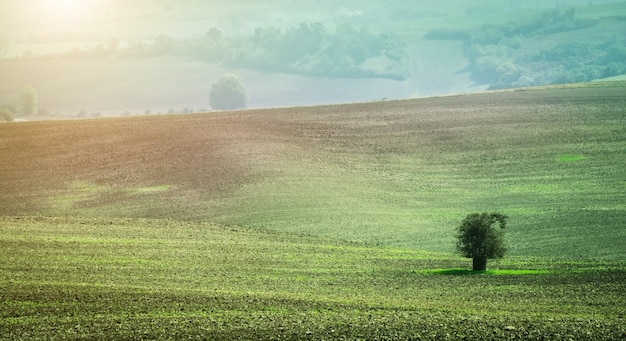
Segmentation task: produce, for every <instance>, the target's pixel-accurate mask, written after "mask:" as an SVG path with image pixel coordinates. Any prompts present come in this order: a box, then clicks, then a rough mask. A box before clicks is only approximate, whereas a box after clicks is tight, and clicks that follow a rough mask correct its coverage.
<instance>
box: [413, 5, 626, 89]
mask: <svg viewBox="0 0 626 341" xmlns="http://www.w3.org/2000/svg"><path fill="white" fill-rule="evenodd" d="M603 20H605V21H613V22H614V23H619V22H620V21H624V20H626V18H623V17H614V18H606V19H603ZM598 24H599V21H597V20H590V19H583V18H578V17H577V16H576V11H575V9H569V10H566V11H556V10H553V11H548V12H545V13H543V14H541V15H540V16H538V17H536V18H535V19H533V20H529V21H526V22H521V23H509V24H506V25H487V26H483V27H482V28H481V29H479V30H478V31H475V32H464V31H460V30H454V29H453V30H450V29H439V30H432V31H430V32H428V33H427V34H426V36H425V37H426V38H427V39H432V40H459V41H463V42H464V46H465V47H464V51H465V56H466V57H467V58H468V59H469V61H470V65H469V66H468V67H467V69H466V70H465V71H467V72H469V73H470V75H471V77H472V79H473V80H475V81H476V82H478V83H481V84H488V85H489V88H490V89H501V88H511V87H525V86H533V85H543V84H562V83H574V82H583V81H590V80H593V79H598V78H606V77H611V76H616V75H621V74H625V73H626V38H625V37H624V36H622V35H617V34H614V35H612V36H605V37H603V38H602V39H600V40H591V39H587V40H585V39H572V40H571V41H566V42H562V43H556V44H553V45H550V46H546V47H543V48H539V49H536V48H532V49H528V50H526V49H525V47H526V46H528V45H525V44H526V43H527V42H528V41H529V40H530V39H532V38H538V37H544V36H547V35H551V34H556V33H563V32H572V31H575V30H581V29H585V28H589V27H593V26H595V25H598Z"/></svg>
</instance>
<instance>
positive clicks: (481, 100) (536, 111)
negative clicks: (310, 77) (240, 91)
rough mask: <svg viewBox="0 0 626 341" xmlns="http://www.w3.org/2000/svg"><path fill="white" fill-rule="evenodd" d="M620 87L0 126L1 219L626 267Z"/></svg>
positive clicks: (625, 137)
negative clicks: (496, 215)
mask: <svg viewBox="0 0 626 341" xmlns="http://www.w3.org/2000/svg"><path fill="white" fill-rule="evenodd" d="M624 91H625V88H624V85H623V83H593V85H591V84H587V85H580V86H568V87H560V88H551V87H548V88H543V89H539V90H538V89H526V90H519V91H504V92H490V93H482V94H474V95H462V96H448V97H433V98H424V99H412V100H404V101H381V102H371V103H359V104H347V105H333V106H317V107H294V108H280V109H264V110H246V111H234V112H212V113H203V114H193V115H165V116H149V117H135V118H111V119H96V120H74V121H57V122H53V121H46V122H20V123H12V124H2V125H0V141H1V143H0V161H1V162H0V169H1V174H2V177H3V179H2V183H1V185H0V189H1V190H0V214H1V215H4V216H14V215H26V216H33V215H34V216H37V215H46V216H82V217H95V218H107V217H108V218H163V219H170V220H175V221H204V222H211V223H218V224H222V225H230V226H242V227H247V228H253V229H260V230H270V231H278V232H288V233H296V234H301V235H312V236H321V237H328V238H332V239H338V240H344V241H353V242H358V243H366V244H371V245H384V246H393V247H401V248H409V249H419V250H426V251H437V252H452V251H453V246H454V235H453V234H454V228H455V227H456V225H457V224H458V222H459V221H460V220H461V219H462V218H463V217H464V216H465V215H466V214H468V213H471V212H474V211H492V210H498V211H501V212H503V213H505V214H508V215H509V216H510V228H509V230H508V233H507V236H508V241H509V244H510V254H511V255H513V256H537V257H565V258H585V259H612V260H624V255H625V254H626V252H625V251H626V249H624V243H623V241H624V240H625V239H626V235H625V233H626V232H625V230H624V229H623V225H624V222H625V221H626V206H625V204H624V203H625V202H626V200H625V199H626V197H625V193H626V188H625V186H626V183H625V182H624V179H626V174H625V172H626V171H625V170H624V167H623V162H624V161H623V158H624V150H625V147H626V131H625V127H626V124H624V123H625V122H624V120H625V117H624V109H623V108H624V104H625V97H624Z"/></svg>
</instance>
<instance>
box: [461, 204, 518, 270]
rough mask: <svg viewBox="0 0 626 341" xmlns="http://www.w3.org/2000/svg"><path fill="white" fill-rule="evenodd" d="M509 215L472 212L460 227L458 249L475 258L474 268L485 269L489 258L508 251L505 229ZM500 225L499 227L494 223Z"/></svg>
mask: <svg viewBox="0 0 626 341" xmlns="http://www.w3.org/2000/svg"><path fill="white" fill-rule="evenodd" d="M507 218H508V217H507V216H505V215H503V214H501V213H497V212H494V213H487V212H483V213H472V214H470V215H468V216H467V217H465V219H463V221H462V222H461V225H460V226H459V227H458V235H457V237H458V241H457V244H456V248H457V251H458V252H459V253H460V254H461V255H463V256H464V257H467V258H472V259H473V263H474V264H473V269H474V270H485V269H486V268H487V259H497V258H502V257H503V256H504V254H505V253H506V247H505V245H504V233H503V230H504V228H505V227H506V219H507ZM496 224H497V225H499V227H500V228H499V229H496V228H494V225H496Z"/></svg>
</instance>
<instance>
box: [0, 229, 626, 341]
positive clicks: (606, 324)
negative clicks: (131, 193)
mask: <svg viewBox="0 0 626 341" xmlns="http://www.w3.org/2000/svg"><path fill="white" fill-rule="evenodd" d="M0 226H2V228H1V229H0V273H2V276H0V302H2V305H0V339H7V340H9V339H10V340H19V339H54V340H63V339H67V340H71V339H187V338H191V339H228V340H233V339H250V340H267V339H274V340H276V339H294V340H296V339H298V340H301V339H315V340H319V339H378V340H384V339H389V340H397V339H427V340H446V339H448V340H456V339H463V338H464V337H467V338H469V339H503V338H525V339H533V338H547V339H603V340H611V339H615V340H618V339H620V338H623V337H624V336H625V335H626V329H625V327H624V326H625V324H624V323H623V318H624V316H625V314H626V310H625V308H624V307H626V300H625V298H624V295H623V291H624V283H625V281H626V277H625V274H626V271H624V267H623V263H616V262H603V263H598V262H572V261H560V262H555V261H546V260H541V259H532V260H530V261H529V260H528V259H519V258H508V259H506V260H504V261H502V262H501V263H500V264H499V266H500V267H501V268H503V269H506V270H495V271H492V272H491V274H492V275H485V274H483V275H469V274H467V273H466V272H463V271H461V270H455V269H457V268H459V267H463V266H464V265H465V264H466V262H465V261H464V260H462V259H460V258H455V257H450V256H447V255H441V254H433V253H427V252H421V251H411V250H398V249H387V248H377V247H367V246H363V245H360V244H347V243H338V242H335V241H332V240H328V239H320V238H314V237H299V236H294V235H289V234H284V233H281V234H275V233H264V232H260V231H255V230H249V229H242V228H224V227H220V226H216V225H214V224H200V223H183V222H176V221H169V220H139V219H102V218H98V219H87V218H23V217H22V218H18V217H0ZM442 269H443V270H442Z"/></svg>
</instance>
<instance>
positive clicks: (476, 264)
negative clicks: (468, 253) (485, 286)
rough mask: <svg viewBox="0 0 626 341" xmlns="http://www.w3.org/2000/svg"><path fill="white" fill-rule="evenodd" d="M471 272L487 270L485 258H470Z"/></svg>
mask: <svg viewBox="0 0 626 341" xmlns="http://www.w3.org/2000/svg"><path fill="white" fill-rule="evenodd" d="M472 270H473V271H485V270H487V258H484V257H474V258H472Z"/></svg>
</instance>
